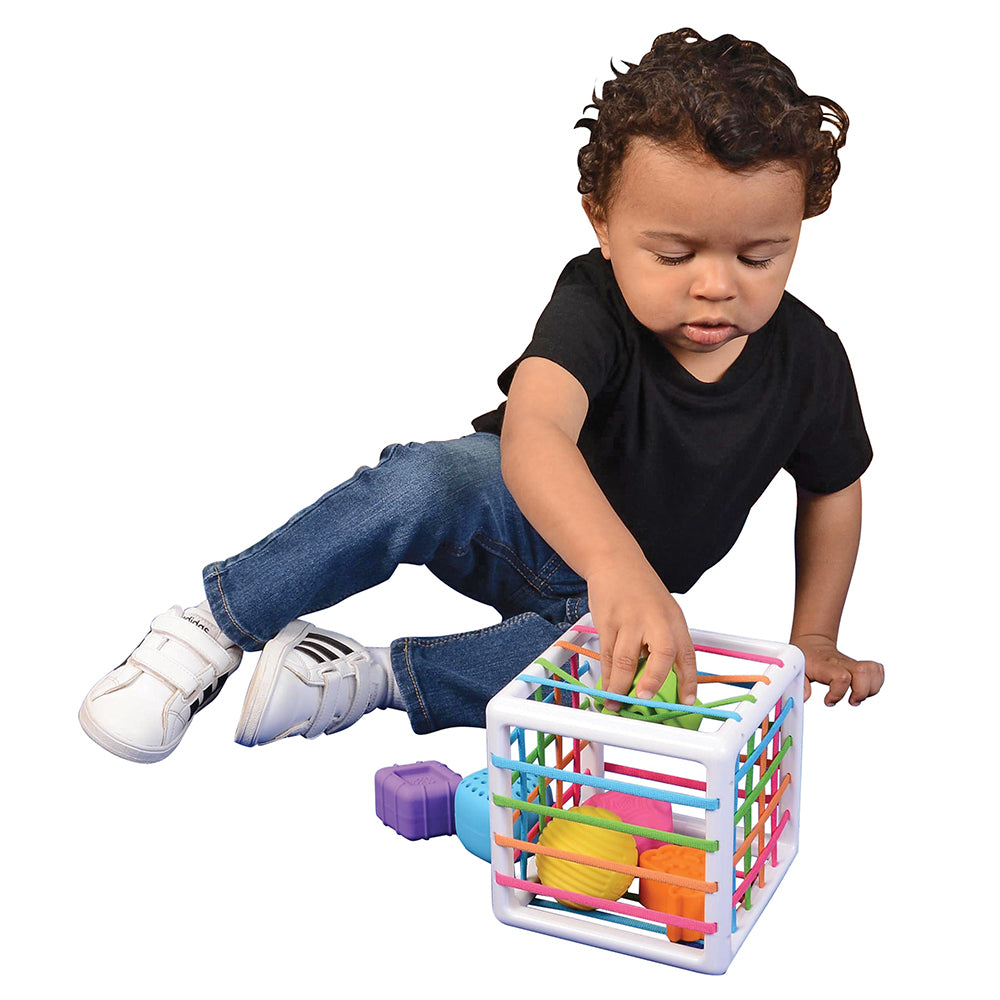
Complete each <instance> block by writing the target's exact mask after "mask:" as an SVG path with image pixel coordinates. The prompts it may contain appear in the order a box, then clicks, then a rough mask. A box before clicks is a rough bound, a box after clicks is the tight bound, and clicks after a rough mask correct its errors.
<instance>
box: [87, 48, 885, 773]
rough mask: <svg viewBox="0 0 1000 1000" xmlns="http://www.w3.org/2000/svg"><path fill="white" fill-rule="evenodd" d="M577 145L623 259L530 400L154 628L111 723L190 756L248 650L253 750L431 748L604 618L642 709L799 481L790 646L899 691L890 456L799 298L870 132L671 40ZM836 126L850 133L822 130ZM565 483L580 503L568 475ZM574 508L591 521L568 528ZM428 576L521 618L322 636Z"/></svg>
mask: <svg viewBox="0 0 1000 1000" xmlns="http://www.w3.org/2000/svg"><path fill="white" fill-rule="evenodd" d="M590 108H592V109H594V110H595V111H596V112H597V114H596V118H594V119H590V118H588V119H584V120H582V121H581V122H580V123H579V125H581V126H583V127H585V128H587V129H588V130H589V132H590V140H589V142H588V143H587V144H586V145H585V146H584V147H583V148H582V149H581V151H580V155H579V167H580V183H579V192H580V193H581V194H582V195H583V208H584V211H585V212H586V214H587V217H588V219H589V220H590V222H591V224H592V226H593V229H594V232H595V234H596V236H597V242H598V247H597V248H595V249H593V250H591V251H590V252H589V253H586V254H584V255H583V256H580V257H577V258H575V259H574V260H572V261H570V262H569V263H568V264H567V265H566V267H565V268H564V269H563V272H562V274H561V275H560V276H559V279H558V281H557V283H556V286H555V290H554V292H553V295H552V298H551V301H550V302H549V303H548V305H547V306H546V307H545V310H544V311H543V312H542V315H541V317H540V318H539V320H538V323H537V325H536V327H535V331H534V335H533V337H532V339H531V342H530V344H529V345H528V347H527V348H526V350H525V351H524V353H523V354H522V355H521V356H520V358H518V360H517V361H516V362H515V363H514V364H512V365H511V366H510V367H509V368H508V369H507V370H506V371H504V372H503V373H502V374H501V375H500V378H499V386H500V389H501V390H502V391H503V392H504V393H505V394H506V397H507V398H506V402H504V403H502V404H501V405H500V406H499V408H497V409H495V410H493V411H492V412H490V413H487V414H484V415H483V416H480V417H478V418H477V419H476V420H474V421H473V429H474V433H472V434H470V435H468V436H465V437H462V438H459V439H457V440H454V441H441V442H432V443H427V444H407V445H392V446H390V447H388V448H387V449H386V450H385V451H383V453H382V455H381V458H380V461H379V463H378V465H376V466H375V467H373V468H367V467H363V468H361V469H360V470H359V471H358V472H357V473H356V474H355V475H354V477H353V478H351V479H350V480H348V481H347V482H345V483H342V484H341V485H339V486H337V487H335V488H334V489H332V490H330V492H328V493H326V494H325V495H324V496H322V497H320V499H319V500H317V501H316V502H315V503H314V504H312V505H311V506H309V507H307V508H305V509H304V510H302V511H300V512H299V513H298V514H296V515H295V516H294V517H292V518H291V520H289V521H288V522H287V523H286V524H285V525H283V526H282V527H280V528H278V529H277V530H276V531H274V532H272V533H271V534H269V535H267V537H265V538H264V539H262V540H261V541H260V542H258V543H257V544H256V545H253V546H251V547H250V548H249V549H247V550H246V551H244V552H241V553H239V554H238V555H235V556H232V557H230V558H228V559H224V560H221V561H219V562H213V563H210V564H209V565H208V566H206V567H205V569H204V571H203V579H204V584H205V596H206V600H205V601H204V602H203V603H201V604H199V605H197V606H195V607H191V608H188V609H187V610H182V609H181V608H180V607H174V608H172V609H171V610H169V611H167V612H166V613H164V614H162V615H160V616H159V617H157V618H155V619H154V620H153V623H152V626H151V630H150V631H149V633H148V634H147V635H146V636H145V638H144V639H143V640H142V641H141V642H140V643H139V645H138V646H137V647H136V649H135V650H134V651H133V652H132V654H131V655H130V656H129V657H128V659H127V660H126V661H125V662H124V663H123V664H121V665H120V666H119V667H116V668H115V669H114V670H112V671H111V672H110V673H109V674H107V675H106V676H105V677H104V678H103V679H102V680H100V681H99V682H98V683H97V684H96V685H95V686H94V687H93V688H92V689H91V691H90V692H89V693H88V694H87V697H86V699H85V700H84V702H83V705H82V707H81V709H80V721H81V724H82V725H83V728H84V730H85V731H86V732H87V734H88V735H89V736H90V737H92V738H93V739H94V740H95V741H96V742H97V743H99V744H100V745H101V746H103V747H104V748H105V749H107V750H110V751H111V752H112V753H115V754H118V755H119V756H121V757H124V758H126V759H128V760H133V761H141V762H151V761H157V760H161V759H162V758H164V757H166V756H167V755H168V754H169V753H170V752H171V751H173V750H174V748H175V747H176V746H177V745H178V743H179V742H180V740H181V738H182V736H183V735H184V733H185V731H186V730H187V727H188V726H189V725H190V723H191V720H192V719H193V718H194V716H195V714H196V713H197V712H198V711H200V710H201V709H202V708H204V707H205V706H206V705H207V704H208V703H209V702H210V701H211V700H212V699H213V698H214V697H215V696H216V694H218V692H219V690H220V688H221V687H222V685H223V683H224V682H225V681H226V680H227V679H228V678H229V676H230V675H231V674H232V672H233V671H234V670H236V668H237V667H238V665H239V663H240V659H241V657H242V655H243V653H244V651H257V650H260V651H261V655H260V657H259V660H258V663H257V667H256V670H255V671H254V674H253V677H252V678H251V681H250V686H249V689H248V691H247V695H246V699H245V703H244V705H243V711H242V715H241V717H240V720H239V724H238V728H237V732H236V740H237V742H239V743H241V744H243V745H245V746H255V745H257V744H261V743H269V742H272V741H274V740H278V739H282V738H284V737H286V736H294V735H300V736H305V737H308V738H312V737H315V736H319V735H320V734H323V733H333V732H336V731H338V730H340V729H344V728H345V727H347V726H350V725H352V724H353V723H354V722H356V721H357V720H358V719H359V718H360V717H361V716H362V715H364V714H365V713H366V712H370V711H372V710H373V709H376V708H397V709H403V710H405V711H406V713H407V715H408V716H409V720H410V724H411V725H412V727H413V729H414V730H415V731H416V732H418V733H426V732H431V731H433V730H436V729H441V728H444V727H448V726H462V725H466V726H481V725H483V722H484V710H485V706H486V702H487V701H488V700H489V698H490V697H491V696H492V695H493V694H495V693H496V692H497V691H498V690H499V689H500V688H501V687H502V686H503V685H504V684H506V683H507V682H508V681H509V680H510V679H511V677H513V676H514V675H515V674H517V673H518V672H520V671H521V670H522V669H523V668H524V666H525V665H526V664H527V663H529V662H531V661H532V660H533V659H534V658H535V657H536V656H537V655H538V654H539V653H541V652H542V651H543V650H544V649H545V648H546V647H547V646H548V645H549V644H551V643H552V642H553V641H554V640H555V639H556V638H557V637H558V636H559V635H560V634H561V633H562V632H563V631H565V630H566V629H567V628H568V627H569V626H570V625H571V624H573V623H574V622H575V621H576V620H577V619H578V618H579V617H580V616H581V615H583V614H584V613H586V612H587V611H588V610H589V611H590V612H591V613H592V615H593V619H594V624H595V627H596V628H597V631H598V633H599V637H600V644H601V653H602V663H601V673H602V685H603V687H604V689H605V690H606V691H608V692H609V695H611V696H612V697H613V696H614V695H622V694H626V693H627V692H628V691H629V690H630V688H631V686H632V683H633V680H634V677H635V673H636V669H637V666H638V662H639V659H640V657H641V656H647V657H648V659H647V666H646V670H645V671H644V673H643V674H642V675H641V679H640V689H639V690H638V691H637V694H638V695H639V696H640V697H651V696H652V694H653V693H655V691H656V690H658V688H659V687H660V685H661V684H662V682H663V681H664V679H665V677H666V675H667V673H668V671H669V670H670V668H671V666H672V665H673V666H675V669H676V673H677V678H678V696H679V698H680V701H681V702H682V703H684V704H692V703H693V701H694V695H695V683H696V669H695V657H694V650H693V648H692V644H691V638H690V635H689V633H688V629H687V625H686V623H685V620H684V615H683V613H682V611H681V609H680V607H679V606H678V604H677V601H676V599H675V597H674V595H675V594H678V593H683V592H685V591H686V590H688V588H690V587H691V586H692V585H693V584H694V583H695V582H696V581H697V580H698V578H699V577H700V576H701V574H702V573H704V572H705V570H707V569H708V568H709V567H711V566H712V565H714V564H715V563H716V562H718V561H719V560H720V559H721V558H722V557H723V556H724V555H725V554H726V552H728V551H729V549H730V548H731V547H732V545H733V544H734V542H735V541H736V539H737V537H738V536H739V533H740V531H741V530H742V527H743V524H744V522H745V520H746V517H747V514H748V513H749V511H750V508H751V507H752V506H753V504H754V503H755V502H756V501H757V499H758V498H759V497H760V496H761V494H762V493H763V492H764V490H765V489H766V487H767V486H768V484H769V483H770V482H771V480H772V479H773V478H774V477H775V475H777V473H778V472H779V471H780V470H781V469H786V470H787V471H788V472H789V473H790V474H791V475H792V476H793V477H794V479H795V482H796V487H797V491H798V511H797V516H796V524H795V553H796V587H795V606H794V611H793V620H792V629H791V642H793V643H794V644H795V645H797V646H798V647H799V648H800V649H801V650H802V651H803V653H804V654H805V660H806V676H807V682H806V683H807V693H808V685H809V682H810V681H812V682H820V683H822V684H825V685H827V686H828V688H829V691H828V694H827V696H826V702H827V704H834V703H836V702H838V701H840V700H841V699H842V698H843V697H844V696H845V695H846V694H847V692H848V691H850V702H851V704H855V705H856V704H859V703H860V702H861V701H863V700H864V699H865V698H867V697H870V696H871V695H874V694H876V693H877V692H878V690H879V688H880V687H881V685H882V681H883V670H882V667H881V665H880V664H878V663H874V662H871V661H857V660H854V659H851V658H850V657H848V656H845V655H844V654H843V653H841V652H840V651H839V650H838V649H837V632H838V628H839V623H840V616H841V612H842V609H843V606H844V601H845V598H846V595H847V589H848V586H849V583H850V578H851V574H852V572H853V568H854V561H855V557H856V554H857V548H858V540H859V536H860V529H861V486H860V476H861V474H862V473H863V472H864V471H865V469H866V468H867V466H868V464H869V462H870V461H871V457H872V452H871V447H870V445H869V442H868V437H867V434H866V432H865V426H864V421H863V419H862V415H861V409H860V406H859V403H858V398H857V392H856V389H855V386H854V380H853V376H852V374H851V369H850V365H849V363H848V360H847V356H846V354H845V353H844V349H843V347H842V346H841V343H840V341H839V339H838V338H837V336H836V334H834V333H833V332H832V331H830V330H829V329H828V328H827V327H826V326H825V325H824V323H823V321H822V319H821V318H820V317H819V316H817V315H816V313H814V312H812V310H810V309H809V308H808V307H807V306H805V305H804V304H803V303H801V302H799V301H798V300H797V299H795V298H794V297H793V296H791V295H790V294H789V293H788V292H786V291H785V284H786V282H787V280H788V274H789V271H790V269H791V266H792V260H793V259H794V257H795V250H796V246H797V243H798V237H799V231H800V227H801V224H802V221H803V219H808V218H810V217H812V216H815V215H819V214H820V213H821V212H824V211H825V210H826V209H827V207H828V206H829V204H830V193H831V188H832V186H833V183H834V181H835V180H836V177H837V174H838V171H839V160H838V150H839V149H840V148H841V147H842V146H843V145H844V141H845V135H846V131H847V127H848V120H847V116H846V114H845V113H844V112H843V110H842V109H841V108H840V107H839V106H838V105H837V104H835V103H834V102H833V101H830V100H827V99H825V98H821V97H810V96H807V95H806V94H805V93H804V92H803V91H802V90H801V89H800V88H799V87H798V85H797V84H796V82H795V78H794V76H793V75H792V73H791V71H790V70H789V69H788V67H786V66H785V65H784V64H783V63H781V62H779V61H778V60H777V59H775V58H774V57H773V56H771V55H770V54H769V53H768V52H767V51H766V50H765V49H764V48H763V47H762V46H760V45H759V44H757V43H755V42H749V41H741V40H739V39H737V38H735V37H734V36H732V35H723V36H721V37H719V38H716V39H714V40H706V39H703V38H702V37H701V36H700V35H698V34H697V32H695V31H693V30H691V29H690V28H683V29H681V30H679V31H675V32H672V33H669V34H664V35H661V36H660V37H659V38H657V39H656V41H655V42H654V43H653V47H652V49H651V50H650V51H649V52H648V53H647V54H646V55H645V56H644V57H643V58H642V59H641V60H640V62H639V63H638V64H637V65H632V64H626V70H625V71H624V72H619V71H617V70H615V78H614V79H613V80H611V81H609V82H608V83H606V84H605V86H604V87H603V90H602V96H601V97H600V98H598V97H597V95H596V93H595V94H594V95H593V104H591V105H589V106H588V109H590ZM824 125H826V126H830V128H824V127H823V126H824ZM555 483H557V484H558V489H553V484H555ZM567 504H569V505H570V506H571V507H572V516H567V513H566V510H567ZM400 563H413V564H419V565H424V566H427V567H428V569H430V571H431V572H432V573H433V574H434V575H435V576H437V577H438V578H439V579H441V580H443V581H444V582H445V583H447V584H448V585H449V586H451V587H453V588H455V589H456V590H458V591H459V592H460V593H462V594H465V595H467V596H468V597H471V598H473V599H475V600H477V601H481V602H484V603H486V604H489V605H491V606H492V607H494V608H495V609H496V610H497V611H498V612H499V613H500V616H501V618H502V621H501V622H500V623H499V624H496V625H492V626H489V627H487V628H483V629H480V630H478V631H474V632H467V633H463V634H458V635H449V636H441V637H431V638H420V637H407V638H401V639H397V640H395V641H394V642H393V643H392V644H391V645H390V646H389V647H387V648H370V647H365V646H363V645H361V644H360V643H358V642H355V641H354V640H353V639H350V638H348V637H347V636H344V635H340V634H338V633H335V632H330V631H328V630H326V629H321V628H317V627H316V626H314V625H311V624H309V622H308V621H304V620H302V618H301V617H300V616H303V615H308V614H310V613H312V612H315V611H317V610H319V609H321V608H327V607H330V606H332V605H334V604H336V603H337V602H338V601H341V600H343V599H344V598H346V597H349V596H350V595H351V594H354V593H357V592H359V591H361V590H364V589H366V588H368V587H373V586H375V585H376V584H378V583H381V582H382V581H384V580H386V579H388V578H389V577H390V576H391V575H392V573H393V571H394V570H395V569H396V567H397V566H398V565H399V564H400Z"/></svg>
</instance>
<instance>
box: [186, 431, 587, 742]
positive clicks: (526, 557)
mask: <svg viewBox="0 0 1000 1000" xmlns="http://www.w3.org/2000/svg"><path fill="white" fill-rule="evenodd" d="M401 563H411V564H415V565H422V566H426V567H427V568H428V569H429V570H430V571H431V572H432V573H433V574H434V575H435V576H437V577H438V578H439V579H441V580H443V581H444V582H445V583H446V584H448V585H449V586H450V587H452V588H454V589H455V590H457V591H458V592H459V593H461V594H464V595H465V596H467V597H471V598H473V599H474V600H476V601H481V602H482V603H484V604H488V605H490V606H492V607H493V608H495V609H496V610H497V612H499V614H500V616H501V619H502V621H501V622H499V623H498V624H495V625H491V626H488V627H487V628H482V629H479V630H477V631H474V632H464V633H459V634H456V635H447V636H436V637H427V638H418V637H408V638H402V639H396V640H394V641H393V643H392V645H391V647H390V648H391V655H392V668H393V672H394V673H395V676H396V682H397V684H398V685H399V690H400V693H401V695H402V698H403V702H404V704H405V706H406V711H407V714H408V715H409V718H410V724H411V725H412V727H413V729H414V731H416V732H418V733H428V732H433V731H434V730H436V729H445V728H447V727H449V726H482V725H484V723H485V709H486V703H487V701H489V699H490V698H491V697H492V696H493V695H494V694H495V693H496V692H497V691H499V690H500V688H502V687H503V686H504V685H505V684H506V683H507V682H508V681H509V680H510V679H511V678H512V677H514V676H516V675H517V674H518V673H519V672H520V671H521V670H523V669H524V667H525V666H527V665H528V664H529V663H530V662H531V661H532V660H533V659H534V658H535V657H536V656H538V655H539V654H540V653H541V652H542V651H543V650H544V649H545V648H546V647H547V646H549V645H550V644H551V643H552V642H553V641H554V640H555V639H557V638H558V637H559V635H560V634H561V633H562V632H563V631H565V629H566V628H567V627H568V626H569V625H571V624H572V623H573V622H575V621H576V620H577V619H578V618H579V617H580V616H581V615H583V614H585V613H586V612H587V587H586V583H585V581H584V580H583V579H582V578H581V577H580V576H578V575H577V574H576V573H574V572H573V571H572V570H571V569H570V568H569V567H568V566H567V565H566V564H565V563H564V562H563V561H562V559H561V558H560V557H559V556H558V555H557V554H556V553H555V552H554V551H553V550H552V548H551V547H550V546H549V545H548V544H547V543H546V542H545V541H544V540H543V539H542V537H541V536H540V535H539V534H538V532H537V531H535V529H534V528H532V526H531V525H530V524H529V523H528V521H527V520H526V519H525V517H524V515H523V514H522V513H521V512H520V510H519V509H518V507H517V504H516V503H515V502H514V499H513V498H512V497H511V495H510V493H509V492H508V491H507V487H506V486H505V485H504V482H503V479H502V478H501V476H500V441H499V438H497V437H496V436H495V435H493V434H482V433H478V434H470V435H469V436H467V437H463V438H459V439H458V440H455V441H435V442H431V443H428V444H407V445H398V444H394V445H390V446H389V447H388V448H386V449H385V450H384V451H383V452H382V455H381V457H380V461H379V464H378V465H377V466H375V467H374V468H368V467H362V468H361V469H359V470H358V471H357V472H356V473H355V475H354V476H353V477H352V478H351V479H349V480H348V481H347V482H345V483H342V484H341V485H340V486H337V487H335V488H334V489H332V490H330V492H329V493H326V494H325V495H324V496H322V497H320V498H319V500H317V501H316V502H315V503H314V504H312V505H311V506H310V507H306V508H305V510H302V511H300V512H299V513H298V514H296V515H295V516H294V517H293V518H291V520H289V521H288V522H287V523H286V524H285V525H283V526H282V527H280V528H278V529H277V531H274V532H272V533H271V534H270V535H268V536H267V537H266V538H264V539H262V540H261V541H260V542H258V543H257V544H256V545H252V546H251V547H250V548H248V549H247V550H246V551H244V552H241V553H239V554H238V555H235V556H233V557H232V558H230V559H226V560H224V561H222V562H216V563H211V564H210V565H208V566H206V567H205V569H204V571H203V578H204V582H205V592H206V594H207V596H208V601H209V604H210V606H211V608H212V613H213V615H214V617H215V620H216V621H217V622H218V623H219V626H220V627H221V628H222V630H223V631H224V632H225V633H226V635H227V636H229V638H230V639H232V641H233V642H236V643H238V644H239V645H240V646H242V647H243V649H246V650H257V649H260V648H261V647H262V646H263V645H264V643H265V642H267V640H268V639H270V638H271V637H272V636H274V635H275V634H276V633H277V632H278V631H279V630H280V629H281V628H283V627H284V626H285V625H287V624H288V623H289V622H290V621H292V620H293V619H295V618H299V617H302V616H304V615H308V614H310V613H312V612H315V611H318V610H320V609H322V608H328V607H331V606H332V605H334V604H336V603H337V602H338V601H342V600H344V599H345V598H347V597H350V596H351V595H352V594H356V593H358V592H359V591H362V590H367V589H368V588H369V587H374V586H375V585H376V584H379V583H382V582H383V581H385V580H388V579H389V577H390V576H391V575H392V574H393V572H394V570H395V569H396V567H397V566H398V565H400V564H401ZM345 631H348V632H349V628H345Z"/></svg>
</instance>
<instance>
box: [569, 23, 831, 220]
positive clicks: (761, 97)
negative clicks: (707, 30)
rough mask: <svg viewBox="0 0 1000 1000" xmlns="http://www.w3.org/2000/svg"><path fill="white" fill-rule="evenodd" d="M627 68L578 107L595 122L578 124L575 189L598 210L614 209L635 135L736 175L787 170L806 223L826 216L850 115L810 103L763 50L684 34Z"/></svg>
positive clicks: (825, 103)
mask: <svg viewBox="0 0 1000 1000" xmlns="http://www.w3.org/2000/svg"><path fill="white" fill-rule="evenodd" d="M625 66H626V67H627V68H626V70H625V71H624V72H620V71H619V70H617V69H615V65H614V62H612V64H611V70H612V72H613V73H614V74H615V78H614V79H613V80H609V81H608V82H607V83H605V84H604V87H603V89H602V94H601V97H598V96H597V92H596V90H595V91H594V94H593V103H592V104H588V105H587V107H586V108H584V111H588V110H589V109H591V108H593V109H595V110H596V111H597V118H596V120H595V119H591V118H582V119H581V120H580V121H579V122H577V127H578V128H579V127H583V128H587V129H589V130H590V141H589V142H588V143H587V144H586V145H585V146H584V147H583V148H582V149H581V150H580V154H579V156H578V158H577V162H578V164H579V167H580V183H579V185H578V190H579V192H580V193H581V194H583V195H587V196H589V201H590V202H591V204H592V205H593V206H594V207H595V208H597V209H598V211H600V212H604V211H605V210H606V209H607V208H608V207H609V205H610V204H611V201H612V199H613V198H614V194H615V187H616V184H617V181H618V177H619V173H620V168H621V165H622V162H623V160H624V159H625V154H626V152H627V151H628V144H629V142H630V140H632V139H635V138H638V137H645V138H648V139H651V140H653V141H654V142H657V143H664V144H670V145H672V146H677V147H680V148H682V149H687V150H691V151H703V152H705V153H707V154H708V155H710V156H711V157H713V158H714V159H715V160H716V161H717V162H718V163H719V164H721V165H722V166H723V167H725V168H727V169H729V170H733V171H739V170H750V169H754V168H756V167H761V166H763V165H764V164H765V163H773V162H775V161H783V162H786V163H789V164H794V165H795V166H796V167H798V168H799V169H800V170H801V171H802V175H803V179H804V180H805V187H806V201H805V213H804V218H806V219H808V218H811V217H812V216H815V215H819V214H821V213H822V212H825V211H826V210H827V208H829V206H830V195H831V189H832V188H833V182H834V181H835V180H836V179H837V175H838V174H839V173H840V160H839V158H838V156H837V151H838V150H839V149H840V148H841V147H842V146H843V145H844V143H845V142H846V138H847V127H848V124H849V122H848V118H847V114H846V113H845V112H844V109H843V108H841V107H840V105H838V104H836V103H835V102H833V101H831V100H829V99H828V98H826V97H815V96H813V97H810V96H808V95H807V94H806V93H805V92H804V91H803V90H801V89H800V88H799V85H798V84H797V83H796V82H795V76H794V75H793V74H792V71H791V70H790V69H789V68H788V67H787V66H786V65H785V64H784V63H783V62H781V61H780V60H778V59H775V58H774V56H772V55H771V53H770V52H768V51H767V49H765V48H764V46H763V45H760V44H758V43H757V42H748V41H743V40H741V39H739V38H737V37H736V36H735V35H720V36H719V37H718V38H715V39H713V40H711V41H709V40H707V39H704V38H702V37H701V35H699V34H698V32H697V31H695V30H694V29H693V28H681V29H679V30H678V31H672V32H669V33H668V34H664V35H660V36H659V37H658V38H657V39H656V41H655V42H653V47H652V48H651V49H650V50H649V52H647V53H646V55H644V56H643V57H642V59H641V60H640V61H639V63H638V64H634V63H629V62H626V63H625ZM824 123H825V124H829V125H833V126H834V128H835V129H836V131H835V132H831V131H828V130H825V129H823V128H822V126H823V125H824Z"/></svg>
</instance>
